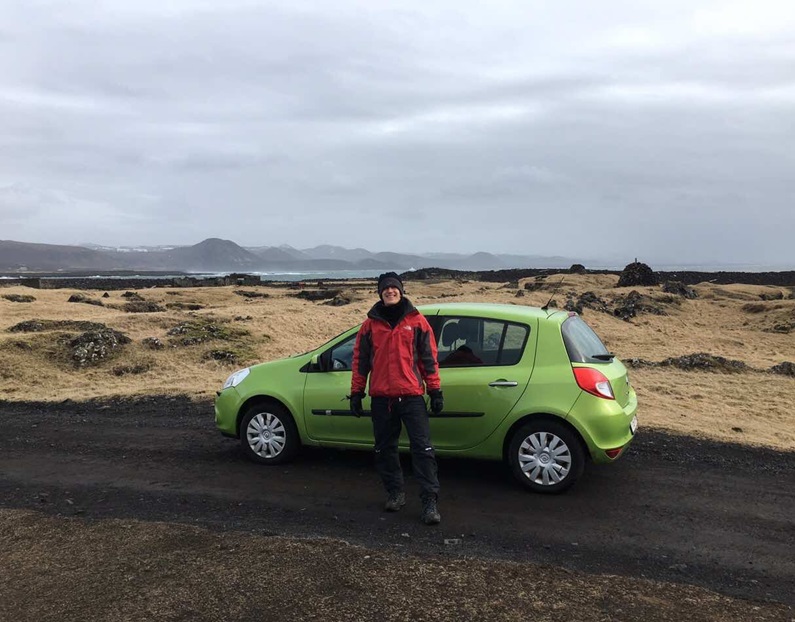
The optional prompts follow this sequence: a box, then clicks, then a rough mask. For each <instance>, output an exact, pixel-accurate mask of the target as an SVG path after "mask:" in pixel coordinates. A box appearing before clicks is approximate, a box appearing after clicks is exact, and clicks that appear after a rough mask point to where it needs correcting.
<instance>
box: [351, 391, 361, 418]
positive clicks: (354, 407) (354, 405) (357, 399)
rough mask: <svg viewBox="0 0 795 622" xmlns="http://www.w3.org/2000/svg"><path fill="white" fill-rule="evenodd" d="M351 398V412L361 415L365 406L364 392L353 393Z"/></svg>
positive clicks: (357, 415)
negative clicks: (363, 404)
mask: <svg viewBox="0 0 795 622" xmlns="http://www.w3.org/2000/svg"><path fill="white" fill-rule="evenodd" d="M349 399H350V400H351V412H352V413H353V414H354V416H356V417H361V416H362V415H363V414H364V408H362V400H363V399H364V393H351V396H350V398H349Z"/></svg>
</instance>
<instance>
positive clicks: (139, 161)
mask: <svg viewBox="0 0 795 622" xmlns="http://www.w3.org/2000/svg"><path fill="white" fill-rule="evenodd" d="M0 136H2V140H1V141H0V239H10V240H20V241H25V242H44V243H57V244H79V243H84V242H93V243H98V244H108V245H123V244H124V245H134V244H141V245H143V244H151V245H155V244H195V243H197V242H200V241H201V240H203V239H205V238H208V237H220V238H225V239H230V240H233V241H235V242H237V243H238V244H241V245H243V246H278V245H281V244H290V245H292V246H295V247H297V248H306V247H310V246H314V245H317V244H336V245H340V246H346V247H349V248H353V247H364V248H367V249H369V250H371V251H382V250H388V251H398V252H401V251H403V252H424V251H448V252H475V251H488V252H511V253H522V254H536V255H565V256H580V257H593V258H605V259H613V258H615V259H617V260H620V261H623V260H625V259H626V260H627V261H629V260H632V259H633V258H634V257H638V258H640V259H641V260H643V261H647V262H649V263H652V262H658V263H659V262H667V263H682V264H684V263H690V262H697V263H699V262H700V263H704V262H718V263H724V264H727V263H745V264H748V263H756V264H766V265H783V266H788V267H789V268H795V2H792V1H791V0H777V1H769V0H755V1H754V2H748V1H747V0H744V1H738V2H732V1H722V2H718V1H714V2H711V1H706V0H704V1H702V0H667V1H665V2H662V1H660V0H653V1H643V0H601V1H599V2H593V1H592V0H561V1H557V2H538V1H534V0H516V1H508V0H492V1H491V2H488V3H487V2H474V1H469V0H464V1H461V0H456V1H455V2H453V1H451V0H437V1H436V2H427V0H422V1H420V0H417V1H413V0H407V1H404V2H377V1H373V0H367V1H364V0H362V1H355V0H335V1H334V2H328V1H327V0H317V1H311V0H310V1H302V0H289V2H288V1H285V2H281V1H272V2H269V1H256V2H255V1H250V2H249V1H245V0H243V1H240V0H208V1H187V0H157V1H153V0H136V1H135V2H132V1H130V0H123V1H121V0H118V1H116V0H114V1H94V2H91V1H88V0H71V1H70V2H62V1H60V0H58V1H53V2H47V1H36V0H24V1H16V0H5V1H4V2H2V4H0Z"/></svg>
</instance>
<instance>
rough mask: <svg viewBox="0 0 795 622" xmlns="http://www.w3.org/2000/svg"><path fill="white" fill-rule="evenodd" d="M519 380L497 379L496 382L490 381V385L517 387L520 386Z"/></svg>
mask: <svg viewBox="0 0 795 622" xmlns="http://www.w3.org/2000/svg"><path fill="white" fill-rule="evenodd" d="M518 384H519V383H518V382H516V381H515V380H495V381H494V382H489V386H490V387H515V386H518Z"/></svg>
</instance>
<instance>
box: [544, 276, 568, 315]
mask: <svg viewBox="0 0 795 622" xmlns="http://www.w3.org/2000/svg"><path fill="white" fill-rule="evenodd" d="M565 280H566V277H565V276H562V277H560V281H559V282H558V284H557V285H555V289H553V290H552V295H551V296H550V297H549V300H547V304H545V305H544V306H543V307H541V310H542V311H549V303H551V302H552V299H553V298H554V297H555V294H557V293H558V290H559V289H560V286H561V285H563V281H565Z"/></svg>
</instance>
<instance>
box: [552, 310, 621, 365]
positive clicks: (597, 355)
mask: <svg viewBox="0 0 795 622" xmlns="http://www.w3.org/2000/svg"><path fill="white" fill-rule="evenodd" d="M561 332H562V333H563V343H564V344H566V352H568V353H569V360H570V361H571V362H572V363H607V362H609V361H610V359H611V358H612V357H610V356H609V355H610V352H609V351H608V349H607V348H606V347H605V344H603V343H602V340H601V339H599V336H598V335H597V334H596V333H595V332H593V329H591V327H590V326H588V324H586V323H585V322H584V321H583V319H582V318H581V317H579V316H578V315H573V316H571V317H570V318H568V319H567V320H566V321H565V322H563V326H561Z"/></svg>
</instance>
